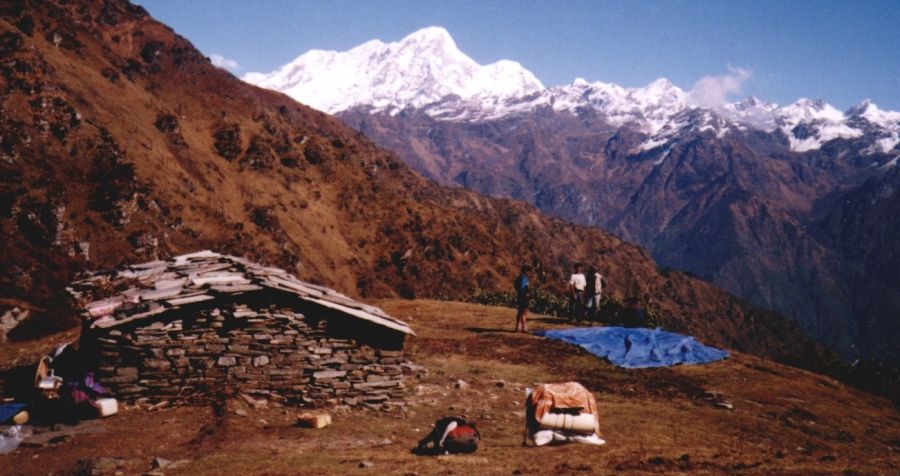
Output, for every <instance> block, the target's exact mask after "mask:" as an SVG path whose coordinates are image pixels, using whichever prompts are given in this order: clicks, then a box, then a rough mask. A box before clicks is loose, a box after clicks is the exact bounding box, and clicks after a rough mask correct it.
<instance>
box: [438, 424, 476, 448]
mask: <svg viewBox="0 0 900 476" xmlns="http://www.w3.org/2000/svg"><path fill="white" fill-rule="evenodd" d="M480 441H481V434H480V433H478V430H477V429H475V428H473V427H471V426H469V425H459V426H457V427H456V428H454V429H453V430H452V431H450V433H449V434H448V435H447V439H446V440H444V449H445V450H447V451H448V452H450V453H474V452H475V450H477V449H478V443H479V442H480Z"/></svg>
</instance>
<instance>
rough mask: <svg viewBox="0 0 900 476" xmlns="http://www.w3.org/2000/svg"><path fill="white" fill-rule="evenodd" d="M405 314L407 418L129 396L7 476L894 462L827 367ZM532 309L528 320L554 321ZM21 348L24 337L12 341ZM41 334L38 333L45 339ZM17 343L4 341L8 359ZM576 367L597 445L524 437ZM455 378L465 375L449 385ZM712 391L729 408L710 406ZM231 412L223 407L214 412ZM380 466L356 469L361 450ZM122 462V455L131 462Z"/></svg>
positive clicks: (895, 441) (438, 310) (446, 311)
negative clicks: (630, 362)
mask: <svg viewBox="0 0 900 476" xmlns="http://www.w3.org/2000/svg"><path fill="white" fill-rule="evenodd" d="M379 304H380V305H381V306H382V307H383V308H384V309H385V310H386V311H388V312H389V313H391V314H393V315H395V316H397V317H400V318H403V319H405V320H407V321H408V322H410V323H411V324H412V325H413V327H414V328H415V329H416V331H417V332H418V337H416V338H414V339H411V340H410V342H409V344H408V349H409V356H410V358H411V359H413V360H414V361H416V362H417V363H420V364H423V365H425V366H426V367H427V368H428V369H429V370H430V372H429V374H428V376H427V377H425V378H424V379H421V380H413V381H410V383H409V387H410V392H411V396H410V398H409V403H410V405H409V409H408V412H407V413H406V414H405V415H402V416H398V415H386V414H378V413H373V412H369V411H356V410H353V411H340V410H336V411H334V412H333V416H334V425H332V426H330V427H328V428H326V429H323V430H309V429H301V428H297V427H295V426H293V422H294V415H295V413H296V411H295V410H294V409H290V408H264V409H258V410H254V409H250V408H247V407H246V406H245V405H244V404H243V402H241V401H238V400H233V401H229V402H227V404H226V406H225V408H224V409H222V408H212V407H180V408H174V409H167V410H159V411H153V412H150V411H141V410H134V409H126V410H125V411H123V412H122V413H120V414H119V415H117V416H115V417H112V418H109V419H107V420H104V421H102V422H101V423H102V428H103V429H102V431H100V432H97V433H92V434H85V435H76V436H75V437H74V438H72V439H70V440H67V441H64V442H62V443H59V444H57V445H55V446H50V447H46V448H39V449H33V448H20V449H19V450H17V451H16V452H15V453H12V454H8V455H4V456H0V468H3V469H2V472H3V473H4V474H67V473H70V472H71V471H72V469H73V468H74V467H75V466H76V463H77V462H78V460H85V459H91V458H99V457H111V458H122V462H123V469H124V473H125V474H129V473H131V472H137V473H140V472H141V471H145V470H148V469H149V468H150V460H151V459H152V458H153V457H163V458H166V459H169V460H187V462H186V463H184V464H182V465H180V466H178V467H177V468H175V469H170V470H166V471H164V472H165V474H173V475H175V474H273V475H274V474H354V473H359V474H366V473H372V474H374V473H377V474H419V475H426V474H570V473H573V474H606V473H613V472H624V473H626V474H640V473H665V474H672V473H697V474H720V473H738V474H813V473H814V474H822V473H824V474H838V473H840V474H897V472H898V471H900V469H898V466H900V456H898V455H897V451H898V450H900V425H898V423H900V417H898V413H897V410H896V409H895V408H894V407H892V406H891V404H890V403H889V402H888V401H886V400H884V399H881V398H876V397H872V396H870V395H867V394H864V393H861V392H858V391H856V390H854V389H851V388H847V387H845V386H843V385H841V384H840V383H838V382H836V381H834V380H832V379H830V378H828V377H823V376H820V375H816V374H812V373H809V372H805V371H801V370H798V369H795V368H790V367H785V366H782V365H779V364H775V363H773V362H770V361H766V360H762V359H759V358H756V357H752V356H748V355H744V354H735V355H733V357H732V358H730V359H728V360H726V361H724V362H719V363H715V364H710V365H702V366H685V367H676V368H670V369H655V370H623V369H618V368H616V367H613V366H611V365H609V364H608V363H606V362H604V361H601V360H599V359H596V358H594V357H593V356H591V355H589V354H587V353H585V352H583V351H581V350H580V349H577V348H575V347H572V346H568V345H565V344H562V343H559V342H555V341H548V340H544V339H541V338H538V337H534V336H531V335H523V334H515V333H512V332H510V330H511V329H512V328H513V320H514V311H513V310H512V309H505V308H494V307H485V306H478V305H471V304H461V303H446V302H436V301H423V300H417V301H402V300H390V301H382V302H380V303H379ZM560 325H562V323H560V322H558V321H556V320H555V319H552V318H547V317H540V316H539V317H537V318H535V319H532V328H546V327H556V326H560ZM16 345H17V346H22V344H16ZM47 345H49V343H48V342H44V343H43V346H45V347H46V346H47ZM10 350H13V351H14V352H13V353H14V354H16V355H19V356H24V355H26V354H27V353H28V352H27V351H26V349H25V348H24V347H23V348H15V349H13V348H9V347H7V348H5V349H4V352H2V354H3V362H2V363H3V364H6V365H8V364H9V363H10V362H9V360H8V359H7V358H6V356H8V355H13V353H10V352H8V351H10ZM573 379H574V380H579V381H581V382H582V383H584V384H585V385H587V386H588V387H589V388H591V390H593V391H594V392H595V394H596V396H597V400H598V402H599V404H600V406H601V409H602V414H601V427H602V431H603V435H602V436H603V437H604V438H605V439H606V440H607V444H606V446H603V447H592V446H585V445H574V444H573V445H565V446H555V447H543V448H532V447H528V448H523V447H522V446H521V440H522V427H523V415H524V413H523V409H522V402H523V397H524V388H525V387H526V386H529V385H532V384H534V383H538V382H551V381H565V380H573ZM458 380H462V381H464V382H465V383H466V384H467V385H463V387H465V388H456V386H455V385H454V384H455V383H456V382H457V381H458ZM710 390H712V391H717V392H721V393H722V394H723V395H724V398H725V399H727V400H728V401H729V402H731V403H733V405H734V409H733V410H727V409H720V408H716V407H715V406H714V405H712V404H711V403H710V401H709V400H708V398H707V397H706V396H705V392H706V391H710ZM223 410H224V411H223ZM454 414H461V415H466V416H467V417H469V418H474V419H477V420H478V421H479V422H480V423H479V426H480V428H481V430H482V434H483V437H484V441H483V445H482V447H481V448H480V449H479V450H478V452H477V453H475V454H474V455H468V456H444V457H420V456H415V455H412V454H411V453H410V449H411V448H412V447H413V446H414V445H415V443H416V442H417V440H418V439H419V438H421V437H422V436H424V434H425V433H426V432H427V431H428V430H429V428H430V425H431V423H433V422H434V420H435V419H437V418H439V417H441V416H444V415H454ZM363 461H368V462H372V463H374V467H372V468H362V467H360V463H361V462H363ZM129 465H130V466H129Z"/></svg>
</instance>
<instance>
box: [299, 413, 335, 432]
mask: <svg viewBox="0 0 900 476" xmlns="http://www.w3.org/2000/svg"><path fill="white" fill-rule="evenodd" d="M330 424H331V415H329V414H327V413H317V412H303V413H300V414H298V415H297V426H299V427H302V428H313V429H316V430H319V429H322V428H325V427H326V426H328V425H330Z"/></svg>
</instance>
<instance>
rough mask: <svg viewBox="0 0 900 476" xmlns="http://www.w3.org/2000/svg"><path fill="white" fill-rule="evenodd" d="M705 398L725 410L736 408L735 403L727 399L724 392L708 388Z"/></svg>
mask: <svg viewBox="0 0 900 476" xmlns="http://www.w3.org/2000/svg"><path fill="white" fill-rule="evenodd" d="M703 399H704V400H706V401H707V402H709V404H710V405H712V406H713V407H715V408H721V409H723V410H734V404H732V403H731V402H729V401H728V400H726V399H725V395H724V394H723V393H722V392H717V391H715V390H707V391H705V392H703Z"/></svg>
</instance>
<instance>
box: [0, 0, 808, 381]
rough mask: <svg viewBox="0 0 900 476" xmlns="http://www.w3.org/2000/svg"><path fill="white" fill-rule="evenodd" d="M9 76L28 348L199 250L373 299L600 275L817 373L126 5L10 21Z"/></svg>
mask: <svg viewBox="0 0 900 476" xmlns="http://www.w3.org/2000/svg"><path fill="white" fill-rule="evenodd" d="M0 64H2V77H0V112H2V114H0V131H2V141H0V142H2V143H0V154H2V156H0V172H2V180H0V221H2V234H0V236H2V238H0V240H2V241H0V245H2V248H3V250H4V253H3V255H2V257H0V269H2V274H0V297H8V298H16V299H22V300H25V301H29V302H31V303H32V304H34V305H36V306H39V307H43V308H45V309H47V310H48V312H49V313H51V314H54V313H55V314H54V315H53V316H52V317H54V319H51V320H47V319H44V320H33V322H32V324H31V330H32V331H37V330H40V331H46V330H47V329H48V326H50V325H51V324H50V323H51V322H57V323H58V322H60V321H61V320H62V319H61V317H64V316H67V315H68V314H66V312H65V311H63V310H60V309H61V305H62V303H63V301H64V300H63V299H62V298H60V297H59V296H61V295H62V289H63V287H64V285H65V283H67V282H68V280H69V279H71V278H72V276H73V273H74V272H76V271H77V270H78V269H81V268H82V267H84V266H87V267H91V268H97V267H109V266H114V265H116V264H118V263H122V262H135V261H141V260H148V259H152V258H153V257H155V256H167V255H170V254H175V253H181V252H189V251H193V250H197V249H199V248H213V249H216V250H219V251H223V252H228V253H234V254H240V255H244V256H248V257H250V258H255V259H258V260H260V261H263V262H267V263H271V264H276V265H280V266H283V267H286V268H288V269H290V270H292V271H294V272H295V273H296V274H297V275H298V276H299V277H301V278H302V279H306V280H312V281H318V282H321V283H324V284H327V285H331V286H335V287H337V288H338V289H341V290H343V291H346V292H349V293H351V294H358V295H362V296H402V297H414V296H437V295H447V294H455V295H462V294H466V293H470V292H472V291H474V290H476V289H507V288H509V286H510V282H511V280H512V278H513V277H514V274H515V273H516V271H517V269H518V266H519V264H520V263H522V262H527V263H531V264H533V265H535V266H536V268H537V270H538V280H539V281H540V282H541V283H542V284H543V285H545V286H549V287H556V288H558V287H559V286H560V284H559V283H560V282H561V281H562V280H563V279H564V278H565V276H566V270H567V269H568V268H569V266H570V265H571V263H573V262H575V261H586V262H587V261H591V262H597V263H599V264H601V266H602V268H603V269H604V270H605V271H606V274H607V275H608V277H609V279H610V282H611V283H612V292H613V293H614V294H617V295H619V296H622V295H624V294H644V293H649V294H651V295H653V296H654V298H655V300H656V302H657V303H658V305H659V307H660V308H661V310H662V311H663V312H664V314H665V316H666V318H665V319H666V324H667V326H668V327H670V328H672V329H675V330H682V331H686V332H690V333H693V334H695V335H697V336H699V337H701V338H702V339H704V340H706V341H708V342H711V343H716V344H720V345H727V346H729V347H732V348H735V349H740V350H743V351H747V352H751V353H755V354H758V355H764V356H769V357H775V358H779V359H782V360H789V361H791V362H795V363H807V364H809V362H811V361H812V360H814V359H815V358H817V355H818V350H817V348H815V347H814V345H813V344H811V343H810V342H809V341H808V340H807V339H806V338H805V337H803V336H802V335H801V334H800V332H798V331H797V329H796V328H795V327H794V326H793V325H791V324H789V323H788V322H786V321H785V320H784V319H782V318H781V317H779V316H777V315H775V314H772V313H768V312H764V311H760V310H757V309H753V308H751V307H749V306H747V305H745V304H743V303H741V302H740V301H738V300H736V299H735V298H733V297H732V296H730V295H728V294H725V293H723V292H721V291H719V290H717V289H715V288H714V287H712V286H711V285H709V284H707V283H705V282H702V281H699V280H696V279H692V278H690V277H687V276H685V275H683V274H679V273H667V274H666V275H663V274H661V273H660V271H659V270H658V269H657V266H656V265H655V264H654V262H653V261H652V260H651V259H650V257H649V256H648V254H647V253H646V252H645V251H644V250H643V249H641V248H639V247H636V246H633V245H630V244H628V243H625V242H622V241H621V240H619V239H616V238H614V237H612V236H610V235H608V234H606V233H604V232H602V231H599V230H596V229H589V228H584V227H578V226H573V225H570V224H567V223H565V222H563V221H561V220H558V219H553V218H549V217H546V216H544V215H542V214H540V213H538V212H537V211H536V210H535V209H534V208H532V207H531V206H528V205H526V204H523V203H520V202H515V201H509V200H500V199H491V198H486V197H483V196H480V195H477V194H474V193H470V192H466V191H463V190H459V189H451V188H443V187H441V186H438V185H436V184H435V183H433V182H430V181H428V180H425V179H423V178H422V177H421V176H419V175H417V174H416V173H414V172H412V171H410V169H409V168H407V167H406V166H405V165H403V164H402V163H400V162H399V161H398V159H397V158H396V157H395V156H394V155H392V154H390V153H388V152H386V151H384V150H382V149H380V148H378V147H377V146H375V145H373V144H372V143H371V142H369V141H368V140H366V139H364V138H363V137H362V136H361V135H360V134H358V133H356V132H354V131H352V130H351V129H349V128H347V127H345V126H343V125H341V124H340V123H339V122H338V121H337V120H335V119H333V118H332V117H330V116H327V115H325V114H322V113H319V112H317V111H314V110H311V109H309V108H307V107H305V106H303V105H300V104H297V103H296V102H294V101H292V100H290V99H289V98H287V97H286V96H283V95H281V94H276V93H273V92H269V91H264V90H261V89H258V88H255V87H252V86H249V85H247V84H245V83H243V82H241V81H239V80H237V79H236V78H235V77H233V76H232V75H230V74H229V73H227V72H225V71H223V70H220V69H217V68H215V67H213V66H212V65H211V64H210V62H209V61H208V59H207V58H204V57H203V56H202V55H201V54H200V53H199V52H198V51H197V50H196V49H194V48H193V46H192V45H191V44H190V43H189V42H188V41H186V40H185V39H184V38H181V37H179V36H178V35H176V34H175V33H174V32H172V31H171V30H170V29H169V28H168V27H166V26H165V25H162V24H160V23H158V22H156V21H155V20H153V19H152V18H150V17H149V16H148V15H147V14H146V12H145V11H144V10H143V9H141V8H140V7H136V6H133V5H131V4H129V3H127V2H121V1H99V0H98V1H91V2H65V1H55V2H54V1H51V2H37V1H27V2H4V3H3V4H2V8H0ZM83 243H89V260H85V259H84V258H83V257H82V254H80V253H81V251H83ZM26 331H27V327H26Z"/></svg>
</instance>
